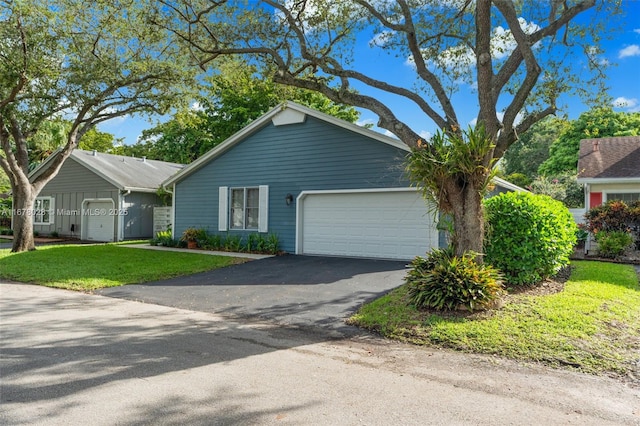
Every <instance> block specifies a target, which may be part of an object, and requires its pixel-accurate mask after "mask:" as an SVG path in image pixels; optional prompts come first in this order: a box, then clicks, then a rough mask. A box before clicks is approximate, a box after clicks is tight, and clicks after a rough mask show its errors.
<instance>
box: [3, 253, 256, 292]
mask: <svg viewBox="0 0 640 426" xmlns="http://www.w3.org/2000/svg"><path fill="white" fill-rule="evenodd" d="M244 261H245V260H244V259H237V258H233V257H228V256H211V255H206V254H195V253H176V252H167V251H155V250H141V249H134V248H127V247H122V246H119V245H116V244H100V245H58V246H42V247H39V248H38V249H37V250H35V251H31V252H23V253H11V252H10V250H0V278H4V279H8V280H15V281H20V282H27V283H34V284H41V285H45V286H48V287H58V288H66V289H70V290H95V289H98V288H103V287H115V286H120V285H124V284H133V283H141V282H147V281H155V280H161V279H165V278H172V277H177V276H180V275H188V274H194V273H196V272H203V271H209V270H211V269H217V268H222V267H224V266H228V265H233V264H236V263H241V262H244Z"/></svg>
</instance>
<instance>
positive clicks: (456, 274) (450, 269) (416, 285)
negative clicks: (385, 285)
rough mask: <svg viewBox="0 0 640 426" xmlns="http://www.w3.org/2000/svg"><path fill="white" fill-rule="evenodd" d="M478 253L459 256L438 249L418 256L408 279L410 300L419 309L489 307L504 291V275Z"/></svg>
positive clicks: (446, 250)
mask: <svg viewBox="0 0 640 426" xmlns="http://www.w3.org/2000/svg"><path fill="white" fill-rule="evenodd" d="M476 256H477V253H473V252H465V253H464V254H463V255H462V256H455V255H454V254H453V250H451V249H436V250H433V251H432V252H431V253H429V254H428V256H427V257H416V258H415V259H414V260H413V262H412V263H411V269H410V270H409V272H408V274H407V277H406V282H407V284H408V296H409V300H410V302H411V303H412V304H413V305H415V306H416V308H418V309H436V310H456V309H467V310H469V311H474V310H481V309H487V308H489V307H491V306H492V305H493V304H494V303H495V301H496V300H497V299H499V298H500V296H502V294H503V293H504V291H503V285H502V276H501V274H500V273H499V271H498V270H497V269H495V268H493V267H492V266H489V265H483V264H478V263H477V262H476V260H475V259H476Z"/></svg>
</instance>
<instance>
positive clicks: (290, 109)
mask: <svg viewBox="0 0 640 426" xmlns="http://www.w3.org/2000/svg"><path fill="white" fill-rule="evenodd" d="M306 116H311V117H314V118H316V119H318V120H321V121H324V122H326V123H329V124H333V125H335V126H338V127H341V128H343V129H346V130H349V131H351V132H355V133H358V134H361V135H364V136H366V137H368V138H370V139H373V140H375V141H378V142H381V143H386V144H388V145H391V146H394V147H396V148H399V149H402V150H404V151H410V149H409V147H408V146H407V145H406V144H404V143H402V142H400V141H399V140H397V139H394V138H392V137H389V136H386V135H383V134H382V133H378V132H375V131H373V130H369V129H367V128H365V127H362V126H358V125H356V124H353V123H349V122H348V121H345V120H341V119H339V118H336V117H333V116H331V115H328V114H325V113H323V112H320V111H316V110H314V109H311V108H308V107H306V106H303V105H300V104H297V103H295V102H291V101H286V102H283V103H281V104H280V105H278V106H276V107H275V108H273V109H271V110H270V111H268V112H267V113H265V114H264V115H262V116H261V117H259V118H257V119H256V120H254V121H252V122H251V123H249V124H248V125H247V126H246V127H244V128H243V129H242V130H240V131H239V132H237V133H235V134H233V135H232V136H230V137H229V138H228V139H227V140H225V141H224V142H222V143H221V144H220V145H218V146H216V147H214V148H213V149H211V150H210V151H209V152H207V153H206V154H204V155H203V156H202V157H200V158H198V159H197V160H196V161H194V162H193V163H191V164H189V165H187V166H186V167H185V168H184V169H182V170H181V171H180V172H179V173H178V174H176V175H174V176H172V177H170V178H169V179H167V180H166V181H164V182H163V183H162V185H163V186H165V187H167V186H170V185H173V184H174V183H176V182H178V181H180V180H182V179H184V178H185V177H187V176H189V175H190V174H191V173H193V172H195V171H197V170H199V169H200V168H201V167H203V166H204V165H206V164H207V163H209V162H210V161H212V160H214V159H215V158H217V157H219V156H220V155H222V154H224V153H225V152H226V151H228V150H229V149H231V148H232V147H233V146H235V145H236V144H238V143H240V142H242V141H243V140H244V139H245V138H247V137H248V136H250V135H252V134H253V133H255V132H257V131H258V130H260V129H261V128H263V127H264V126H266V125H267V124H269V123H270V122H273V123H274V124H275V125H276V126H277V125H283V124H289V123H303V122H304V120H305V118H306Z"/></svg>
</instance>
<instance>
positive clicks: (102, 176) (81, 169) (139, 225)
mask: <svg viewBox="0 0 640 426" xmlns="http://www.w3.org/2000/svg"><path fill="white" fill-rule="evenodd" d="M55 155H57V154H56V153H54V154H52V155H51V156H50V157H49V158H48V159H47V160H45V161H44V162H43V163H42V164H41V165H40V166H39V167H38V168H36V169H35V170H34V171H33V172H32V173H31V174H30V175H29V178H30V179H34V178H35V177H37V176H38V175H39V174H40V173H42V172H43V171H44V170H46V168H47V166H48V165H49V164H50V162H51V161H52V159H53V158H54V156H55ZM182 167H183V166H182V165H180V164H174V163H167V162H164V161H155V160H147V159H145V158H134V157H126V156H121V155H111V154H104V153H101V152H95V151H82V150H79V149H76V150H74V151H73V152H72V153H71V156H69V158H67V160H66V161H65V162H64V164H63V165H62V167H61V169H60V171H59V172H58V174H57V175H56V176H55V177H54V178H53V179H52V180H51V181H49V183H47V184H46V185H45V186H44V188H43V189H42V191H41V192H40V194H39V195H38V198H37V199H36V203H35V206H34V227H33V229H34V231H35V232H38V233H39V234H41V235H49V234H51V233H52V232H56V233H57V234H58V235H60V236H68V237H75V238H80V239H82V240H90V241H122V240H125V239H135V238H150V237H153V208H154V207H155V206H160V205H162V202H161V200H160V197H159V196H158V195H157V191H158V189H159V188H160V187H161V183H162V181H164V180H166V179H167V178H169V177H170V176H171V175H173V174H175V173H176V172H178V171H179V170H180V169H181V168H182Z"/></svg>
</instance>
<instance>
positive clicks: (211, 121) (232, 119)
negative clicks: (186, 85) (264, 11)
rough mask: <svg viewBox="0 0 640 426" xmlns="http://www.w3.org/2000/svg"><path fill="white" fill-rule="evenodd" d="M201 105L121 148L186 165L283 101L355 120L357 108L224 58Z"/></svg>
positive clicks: (204, 89) (205, 90) (178, 114)
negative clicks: (287, 84) (285, 82)
mask: <svg viewBox="0 0 640 426" xmlns="http://www.w3.org/2000/svg"><path fill="white" fill-rule="evenodd" d="M202 90H203V91H204V92H205V95H203V96H202V97H200V98H199V100H198V108H194V109H190V110H188V111H179V112H177V113H176V114H175V115H174V116H173V117H172V118H171V119H170V120H168V121H166V122H164V123H161V124H158V125H157V126H155V127H153V128H151V129H147V130H144V131H143V132H142V137H141V138H140V140H139V141H138V142H137V143H136V144H135V145H132V146H124V147H121V151H122V153H123V154H125V155H135V156H136V157H141V156H146V157H148V158H152V159H156V160H163V161H170V162H174V163H181V164H188V163H191V162H192V161H194V160H195V159H197V158H199V157H200V156H202V155H203V154H205V153H206V152H207V151H209V150H210V149H211V148H213V147H215V146H216V145H218V144H220V143H221V142H223V141H224V140H226V139H227V138H228V137H229V136H231V135H233V134H234V133H236V132H238V131H240V130H241V129H243V128H244V127H245V126H246V125H248V124H249V123H250V122H252V121H253V120H255V119H257V118H258V117H260V116H261V115H262V114H264V113H265V112H267V111H268V110H270V109H271V108H273V107H275V106H276V105H278V104H279V103H281V102H283V101H285V100H291V101H294V102H297V103H300V104H302V105H306V106H309V107H311V108H313V109H316V110H318V111H321V112H325V113H327V114H330V115H333V116H335V117H338V118H341V119H343V120H346V121H349V122H354V121H356V120H357V119H358V117H359V115H360V114H359V113H358V111H357V110H356V109H355V108H353V107H348V106H345V105H340V104H336V103H334V102H331V101H330V100H329V99H328V98H326V97H325V96H323V95H321V94H319V93H316V92H311V91H308V90H302V89H296V88H292V87H288V86H282V85H278V84H276V83H274V82H273V79H272V78H271V76H270V75H268V74H264V73H263V74H260V73H259V72H258V69H257V68H256V67H255V66H252V65H249V64H247V63H245V62H243V61H240V60H235V59H228V58H227V59H225V60H223V61H221V62H220V63H219V65H218V69H217V70H216V73H214V74H213V75H211V76H208V77H207V78H206V82H205V85H204V86H203V88H202Z"/></svg>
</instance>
